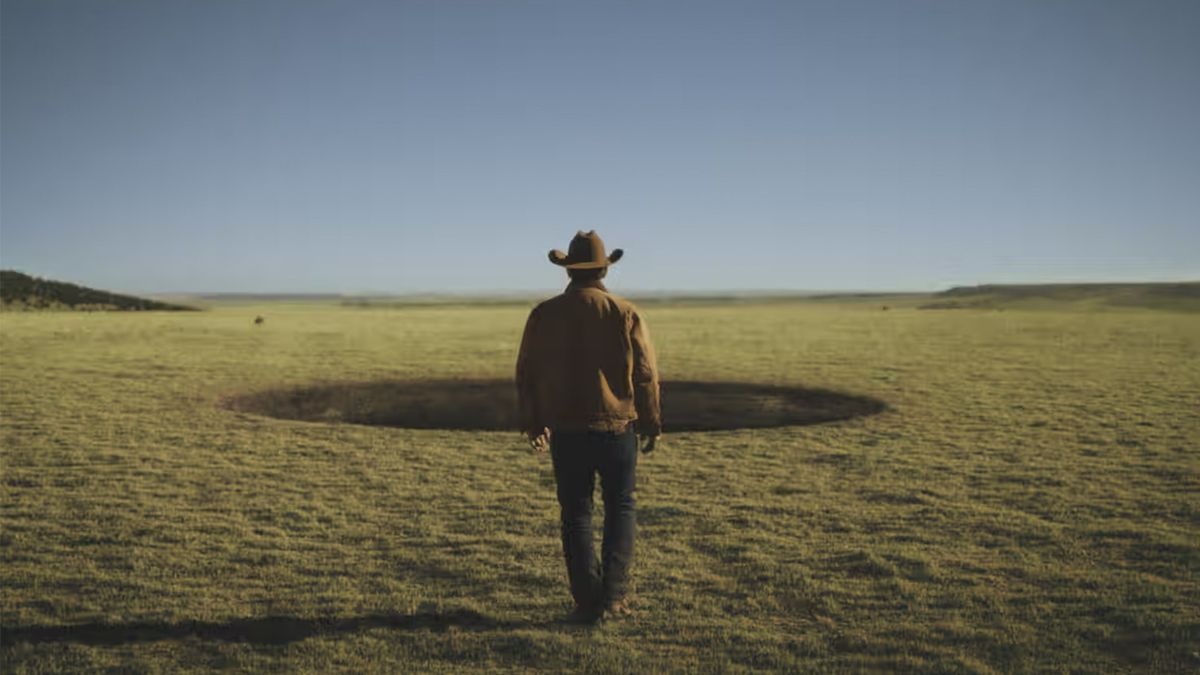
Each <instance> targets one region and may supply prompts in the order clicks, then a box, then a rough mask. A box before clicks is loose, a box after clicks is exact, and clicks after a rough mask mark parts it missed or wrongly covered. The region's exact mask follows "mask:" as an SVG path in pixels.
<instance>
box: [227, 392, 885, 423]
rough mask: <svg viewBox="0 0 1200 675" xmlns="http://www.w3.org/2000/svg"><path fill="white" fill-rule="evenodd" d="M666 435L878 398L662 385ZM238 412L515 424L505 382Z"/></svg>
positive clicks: (786, 418) (804, 415) (873, 404)
mask: <svg viewBox="0 0 1200 675" xmlns="http://www.w3.org/2000/svg"><path fill="white" fill-rule="evenodd" d="M662 400H663V417H664V418H665V430H666V431H667V433H671V432H676V431H718V430H723V429H753V428H765V427H785V426H799V425H805V424H820V423H822V422H834V421H837V420H845V419H850V418H853V417H860V416H863V415H873V414H875V413H879V412H883V411H884V410H885V409H886V408H887V406H886V405H885V404H884V403H883V402H882V401H879V400H877V399H873V398H869V397H866V396H856V395H853V394H843V393H840V392H836V391H829V390H825V389H808V388H805V387H793V386H781V385H773V384H753V383H748V382H674V381H667V382H663V383H662ZM225 406H226V407H228V408H232V409H234V410H239V411H242V412H248V413H255V414H258V415H266V416H268V417H278V418H282V419H290V420H302V421H307V422H348V423H351V424H372V425H379V426H389V427H403V428H409V429H461V430H470V431H505V430H511V429H516V428H517V396H516V385H515V384H513V382H512V381H511V380H413V381H403V380H396V381H382V382H345V383H334V384H324V385H313V386H310V387H301V388H295V389H276V390H268V391H261V392H256V393H251V394H245V395H242V396H238V397H235V398H232V399H229V400H227V401H225Z"/></svg>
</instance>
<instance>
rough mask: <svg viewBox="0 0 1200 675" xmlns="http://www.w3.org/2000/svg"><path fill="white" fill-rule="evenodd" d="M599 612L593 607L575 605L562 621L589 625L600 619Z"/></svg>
mask: <svg viewBox="0 0 1200 675" xmlns="http://www.w3.org/2000/svg"><path fill="white" fill-rule="evenodd" d="M600 614H601V612H600V610H599V609H597V608H595V607H584V606H583V605H575V609H572V610H571V613H570V614H567V617H566V618H565V619H564V621H565V622H566V623H569V624H574V625H578V626H590V625H592V624H595V623H596V622H598V621H600Z"/></svg>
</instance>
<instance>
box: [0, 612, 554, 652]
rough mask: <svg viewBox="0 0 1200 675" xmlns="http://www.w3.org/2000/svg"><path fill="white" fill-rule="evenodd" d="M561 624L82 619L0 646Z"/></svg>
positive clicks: (23, 629) (438, 619) (5, 636)
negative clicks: (98, 620) (114, 621)
mask: <svg viewBox="0 0 1200 675" xmlns="http://www.w3.org/2000/svg"><path fill="white" fill-rule="evenodd" d="M559 624H561V622H556V621H546V622H541V623H539V622H530V621H500V620H497V619H494V618H492V617H488V616H485V615H483V614H480V613H479V612H476V611H473V610H468V609H457V610H449V611H442V612H416V613H413V614H372V615H368V616H360V617H351V618H343V619H301V618H297V617H290V616H267V617H262V618H257V619H232V620H230V621H224V622H210V621H181V622H178V623H166V622H134V623H86V624H75V625H68V626H16V627H8V626H4V627H0V645H2V646H4V647H11V646H13V645H15V644H19V643H31V644H40V643H47V642H73V643H79V644H88V645H123V644H129V643H133V642H155V641H159V640H178V639H183V638H189V637H195V638H200V639H201V640H217V641H222V642H246V643H252V644H258V645H281V644H287V643H290V642H295V641H297V640H303V639H305V638H308V637H312V636H314V635H330V634H336V633H350V632H356V631H361V630H367V629H371V628H390V629H393V630H429V631H434V632H445V631H448V630H451V629H453V630H462V631H493V630H512V629H517V628H534V627H552V626H555V625H559Z"/></svg>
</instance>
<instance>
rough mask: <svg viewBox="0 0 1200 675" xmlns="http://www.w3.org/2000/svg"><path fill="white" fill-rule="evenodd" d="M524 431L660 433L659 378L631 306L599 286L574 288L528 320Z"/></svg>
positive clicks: (521, 381) (522, 357) (520, 370)
mask: <svg viewBox="0 0 1200 675" xmlns="http://www.w3.org/2000/svg"><path fill="white" fill-rule="evenodd" d="M517 390H518V393H519V396H520V401H521V415H522V426H523V427H524V430H526V431H531V430H532V431H536V430H540V429H542V428H543V427H549V428H551V429H562V430H587V429H591V430H602V431H622V430H624V429H625V428H626V427H628V425H629V423H630V422H632V421H634V420H637V428H638V431H639V432H640V433H642V434H647V435H657V434H658V433H659V431H660V428H661V413H660V409H659V386H658V373H657V367H656V363H655V355H654V349H653V347H652V345H651V343H650V338H649V333H648V332H647V329H646V326H645V322H644V321H643V320H642V317H641V315H640V314H639V312H638V310H637V308H636V307H635V306H634V305H633V303H631V302H629V301H627V300H624V299H622V298H619V297H617V296H614V295H612V294H610V293H608V291H607V289H606V288H605V287H604V284H603V283H601V282H600V281H599V280H592V281H584V282H580V281H573V282H572V283H571V284H570V285H569V286H568V287H567V290H566V291H564V292H563V293H562V294H561V295H558V296H555V297H553V298H551V299H549V300H546V301H545V302H543V303H541V304H539V305H538V306H537V307H535V308H534V309H533V311H532V312H530V315H529V320H528V321H527V322H526V325H525V333H524V336H523V337H522V340H521V349H520V353H519V355H518V359H517Z"/></svg>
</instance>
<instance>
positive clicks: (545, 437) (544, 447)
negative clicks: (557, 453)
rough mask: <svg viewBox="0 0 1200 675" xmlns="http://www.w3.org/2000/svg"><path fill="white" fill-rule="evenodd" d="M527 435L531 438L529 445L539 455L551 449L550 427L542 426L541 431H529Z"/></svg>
mask: <svg viewBox="0 0 1200 675" xmlns="http://www.w3.org/2000/svg"><path fill="white" fill-rule="evenodd" d="M525 435H526V436H527V437H528V438H529V447H531V448H533V451H534V452H536V453H538V454H539V455H540V454H542V453H545V452H546V451H548V450H549V449H550V427H542V430H541V431H529V432H526V434H525Z"/></svg>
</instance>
